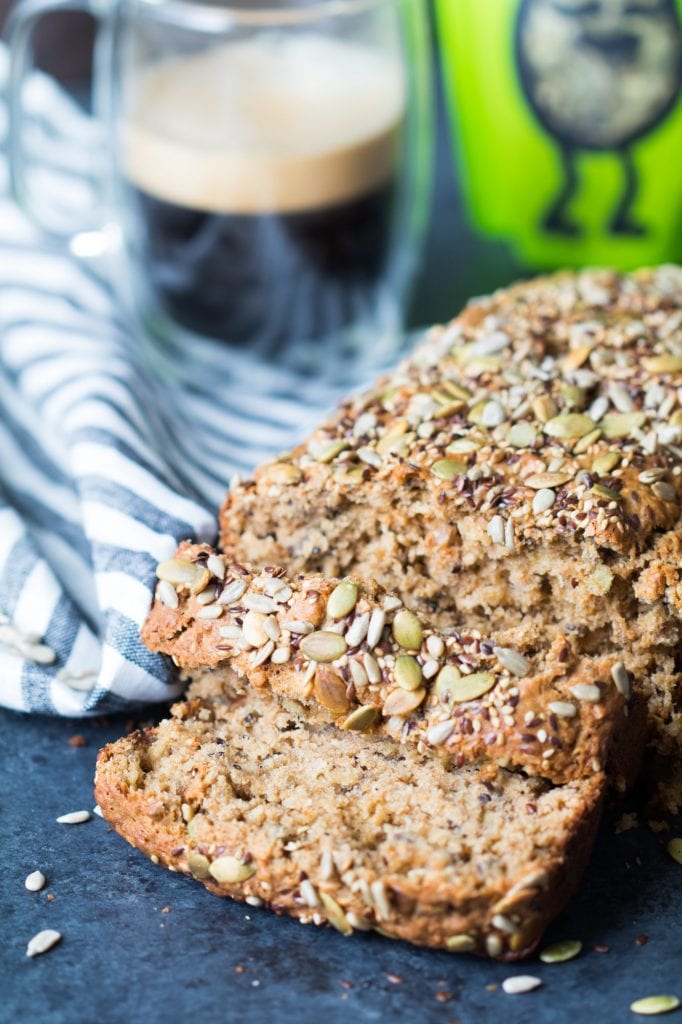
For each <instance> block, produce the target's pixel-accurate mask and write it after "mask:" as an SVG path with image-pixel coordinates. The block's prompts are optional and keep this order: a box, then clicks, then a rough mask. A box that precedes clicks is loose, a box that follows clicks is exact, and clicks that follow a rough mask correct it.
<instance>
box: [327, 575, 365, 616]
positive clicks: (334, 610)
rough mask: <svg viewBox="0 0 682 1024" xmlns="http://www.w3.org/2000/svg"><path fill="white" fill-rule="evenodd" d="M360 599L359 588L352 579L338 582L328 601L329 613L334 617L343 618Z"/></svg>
mask: <svg viewBox="0 0 682 1024" xmlns="http://www.w3.org/2000/svg"><path fill="white" fill-rule="evenodd" d="M357 600H358V588H357V585H356V584H355V583H351V581H350V580H344V581H343V582H342V583H339V584H337V586H336V587H334V589H333V590H332V592H331V594H330V595H329V600H328V601H327V615H329V616H330V618H332V619H343V618H344V617H345V616H346V615H349V614H350V612H352V611H353V609H354V608H355V605H356V604H357Z"/></svg>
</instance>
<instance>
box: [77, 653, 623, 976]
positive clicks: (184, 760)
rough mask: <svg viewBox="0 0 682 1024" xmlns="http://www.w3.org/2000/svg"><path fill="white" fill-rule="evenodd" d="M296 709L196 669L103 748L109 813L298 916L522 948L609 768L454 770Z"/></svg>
mask: <svg viewBox="0 0 682 1024" xmlns="http://www.w3.org/2000/svg"><path fill="white" fill-rule="evenodd" d="M300 710H301V709H300V707H299V706H297V705H296V704H295V703H294V702H290V704H289V706H288V707H284V706H282V705H281V704H280V703H278V702H277V701H275V700H274V699H273V698H272V697H271V696H269V695H268V694H267V693H265V692H262V691H259V690H256V689H254V688H253V687H249V686H244V687H243V689H242V687H241V685H240V683H239V681H238V680H237V679H236V677H235V676H234V675H233V674H232V673H231V672H230V671H229V670H221V671H219V672H213V673H211V672H207V673H204V674H203V675H202V676H200V677H199V678H198V679H197V680H196V681H195V683H194V684H193V686H192V689H191V690H190V693H189V699H188V700H187V701H185V702H182V703H180V704H177V705H176V706H175V707H174V708H173V710H172V717H171V718H169V719H167V720H166V721H164V722H162V723H161V724H160V725H159V726H158V727H157V728H155V729H145V730H143V731H140V732H136V733H134V734H132V735H130V736H127V737H124V738H123V739H120V740H118V741H117V742H116V743H113V744H111V745H110V746H108V747H106V748H105V749H104V750H102V751H101V752H100V755H99V759H98V766H97V777H96V797H97V800H98V803H99V805H100V807H101V808H102V812H103V815H104V817H105V818H106V819H107V820H108V821H109V822H110V823H111V824H112V825H113V827H114V828H115V829H116V830H117V831H118V832H120V834H121V835H122V836H123V837H124V838H125V839H127V840H128V841H129V842H130V843H132V844H133V845H134V846H136V847H138V848H139V849H141V850H142V851H143V852H145V853H146V854H148V855H150V856H151V857H152V858H154V859H155V860H158V861H160V862H161V863H162V864H164V865H166V866H167V867H169V868H171V869H172V870H175V871H181V872H184V873H186V874H192V875H193V876H194V877H195V878H197V879H199V880H201V881H202V882H203V883H204V884H205V885H206V886H207V887H208V888H209V889H211V890H212V891H213V892H215V893H217V894H218V895H221V896H232V897H234V898H236V899H239V900H247V902H249V903H250V904H251V905H253V906H260V905H261V904H263V905H267V906H269V907H271V908H272V909H273V910H275V911H277V912H278V913H280V912H286V913H288V914H291V915H293V916H294V917H296V918H298V919H299V920H300V921H301V922H303V923H311V922H312V923H315V924H322V923H325V922H327V923H329V924H331V925H333V926H334V927H335V928H337V929H338V930H339V931H340V932H342V933H343V934H344V935H349V934H350V933H351V932H352V931H353V930H367V929H375V930H377V931H380V932H381V933H382V934H384V935H388V936H391V937H396V938H401V939H407V940H408V941H410V942H414V943H417V944H420V945H425V946H431V947H434V948H438V949H449V950H452V951H467V952H468V951H471V952H476V953H481V954H488V955H490V956H493V957H499V958H501V959H506V960H512V959H516V958H519V957H523V956H525V955H527V954H528V953H529V952H530V951H531V950H532V949H533V948H534V946H535V945H536V944H537V942H538V940H539V938H540V936H541V934H542V931H543V929H544V928H545V926H546V925H547V923H548V922H549V921H550V920H551V918H552V917H554V915H555V914H557V913H558V911H559V910H560V909H561V908H562V907H563V906H564V904H565V903H566V901H567V899H568V897H569V895H570V893H571V891H572V889H573V888H574V886H575V884H576V881H577V879H578V878H579V876H580V874H581V872H582V870H583V867H584V865H585V863H586V860H587V858H588V856H589V852H590V848H591V845H592V840H593V836H594V832H595V829H596V826H597V823H598V819H599V810H600V805H601V802H602V797H603V793H604V788H605V779H604V775H603V774H602V773H598V774H596V775H594V776H593V777H591V778H585V779H581V780H578V781H574V782H570V783H567V784H566V785H564V786H559V787H553V786H551V785H550V784H549V783H547V782H543V781H541V780H539V779H536V778H535V779H534V778H526V777H524V776H523V775H522V774H520V773H510V772H506V771H504V770H501V771H500V772H498V774H497V775H496V776H495V777H494V778H492V779H491V778H489V777H488V775H487V774H486V773H481V772H479V771H478V770H477V769H476V768H473V767H466V768H463V769H461V770H460V771H456V772H451V771H448V770H447V769H446V768H445V767H444V766H443V765H442V764H441V763H440V762H439V761H435V760H434V759H433V758H431V757H428V756H427V755H425V754H424V753H421V752H420V751H419V749H418V748H417V747H416V746H414V745H403V746H400V745H398V744H396V743H395V742H394V741H392V740H391V739H390V738H385V737H377V738H376V739H375V740H374V742H368V741H367V738H366V737H365V736H363V735H362V734H358V733H354V732H349V731H346V732H344V731H341V730H338V729H335V728H333V727H331V726H329V725H321V724H317V723H315V724H313V723H311V722H310V720H309V717H308V715H307V713H304V714H301V713H300Z"/></svg>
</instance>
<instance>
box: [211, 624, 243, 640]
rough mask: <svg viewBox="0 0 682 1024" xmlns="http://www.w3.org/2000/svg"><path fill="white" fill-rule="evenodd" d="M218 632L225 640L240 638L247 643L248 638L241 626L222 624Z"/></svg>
mask: <svg viewBox="0 0 682 1024" xmlns="http://www.w3.org/2000/svg"><path fill="white" fill-rule="evenodd" d="M218 633H219V634H220V636H221V637H222V638H223V640H239V641H241V642H242V643H246V638H245V636H244V634H243V633H242V631H241V629H240V628H239V626H221V627H220V629H219V630H218Z"/></svg>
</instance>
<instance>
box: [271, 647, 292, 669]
mask: <svg viewBox="0 0 682 1024" xmlns="http://www.w3.org/2000/svg"><path fill="white" fill-rule="evenodd" d="M290 657H291V648H290V647H276V648H275V650H274V651H273V652H272V657H271V658H270V661H271V662H272V664H273V665H286V663H287V662H288V661H289V658H290Z"/></svg>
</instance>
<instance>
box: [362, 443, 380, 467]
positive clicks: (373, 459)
mask: <svg viewBox="0 0 682 1024" xmlns="http://www.w3.org/2000/svg"><path fill="white" fill-rule="evenodd" d="M356 455H357V457H358V458H359V459H360V462H364V463H365V465H366V466H372V468H373V469H379V467H380V466H381V465H382V463H383V459H382V458H381V456H380V455H379V453H378V452H377V451H375V450H374V448H370V447H369V446H368V445H365V446H364V447H362V448H358V450H357V452H356Z"/></svg>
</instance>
